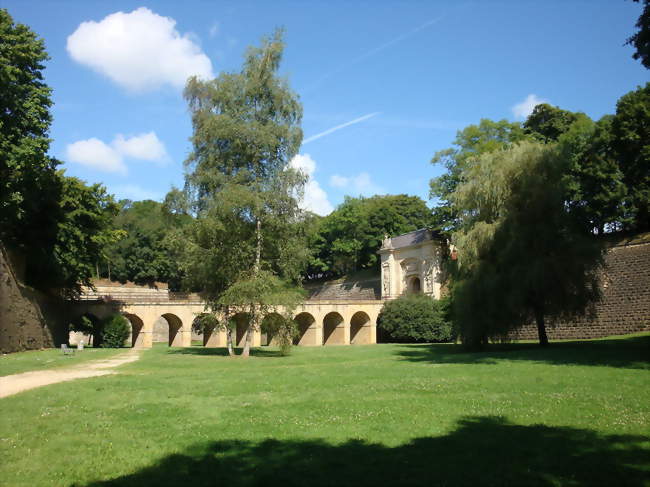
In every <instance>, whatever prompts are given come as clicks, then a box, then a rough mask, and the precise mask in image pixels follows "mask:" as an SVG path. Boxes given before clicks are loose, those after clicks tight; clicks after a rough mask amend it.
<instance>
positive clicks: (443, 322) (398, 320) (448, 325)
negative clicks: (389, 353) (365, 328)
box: [378, 294, 452, 342]
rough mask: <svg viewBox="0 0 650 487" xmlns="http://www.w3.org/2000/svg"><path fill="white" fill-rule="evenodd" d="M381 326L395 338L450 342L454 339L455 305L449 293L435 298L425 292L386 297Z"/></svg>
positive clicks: (411, 340) (379, 324)
mask: <svg viewBox="0 0 650 487" xmlns="http://www.w3.org/2000/svg"><path fill="white" fill-rule="evenodd" d="M378 326H379V328H380V329H381V330H383V331H385V332H387V333H388V335H389V336H390V339H391V340H397V341H402V342H446V341H449V340H450V339H451V335H452V333H451V332H452V322H451V306H450V300H449V298H448V297H445V298H442V299H439V300H435V299H432V298H431V297H429V296H425V295H423V294H406V295H404V296H400V297H399V298H397V299H395V300H392V301H386V302H385V303H384V306H383V307H382V309H381V312H380V314H379V318H378Z"/></svg>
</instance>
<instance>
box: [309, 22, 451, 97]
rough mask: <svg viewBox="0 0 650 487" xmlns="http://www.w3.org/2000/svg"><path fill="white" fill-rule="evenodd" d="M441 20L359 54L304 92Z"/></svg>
mask: <svg viewBox="0 0 650 487" xmlns="http://www.w3.org/2000/svg"><path fill="white" fill-rule="evenodd" d="M442 18H443V16H442V15H441V16H440V17H436V18H435V19H431V20H428V21H427V22H425V23H424V24H422V25H420V26H418V27H416V28H415V29H411V30H409V31H408V32H405V33H404V34H400V35H398V36H397V37H395V38H394V39H391V40H390V41H388V42H385V43H384V44H381V45H380V46H377V47H375V48H373V49H370V50H369V51H366V52H364V53H363V54H361V55H360V56H357V57H356V58H354V59H352V60H351V61H348V62H347V63H345V64H342V65H340V66H339V67H338V68H334V69H333V70H332V71H330V72H329V73H325V74H324V75H322V76H321V77H320V78H318V79H317V80H316V81H315V82H314V83H312V84H311V86H309V87H307V88H306V89H305V90H304V92H308V91H311V90H312V89H313V88H315V87H316V86H318V85H319V84H321V83H322V82H323V81H324V80H326V79H327V78H329V77H330V76H332V75H334V74H336V73H339V72H341V71H343V70H344V69H345V68H349V67H350V66H353V65H355V64H357V63H358V62H361V61H363V60H364V59H366V58H368V57H370V56H373V55H375V54H377V53H378V52H380V51H383V50H384V49H386V48H388V47H390V46H392V45H393V44H397V43H398V42H401V41H403V40H404V39H406V38H408V37H411V36H412V35H415V34H417V33H418V32H420V31H421V30H424V29H426V28H427V27H430V26H432V25H433V24H436V23H438V22H439V21H440V20H441V19H442Z"/></svg>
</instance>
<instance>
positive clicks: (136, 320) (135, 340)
mask: <svg viewBox="0 0 650 487" xmlns="http://www.w3.org/2000/svg"><path fill="white" fill-rule="evenodd" d="M123 316H124V317H125V318H126V319H127V320H128V322H129V324H130V325H131V346H132V347H133V348H142V347H143V346H144V343H143V341H144V335H143V333H142V329H143V328H144V322H143V321H142V319H141V318H140V317H139V316H137V315H134V314H131V313H123Z"/></svg>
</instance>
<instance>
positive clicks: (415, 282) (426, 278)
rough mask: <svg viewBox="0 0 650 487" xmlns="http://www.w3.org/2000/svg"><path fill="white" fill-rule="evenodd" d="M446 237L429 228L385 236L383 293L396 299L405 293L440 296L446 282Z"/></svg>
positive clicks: (382, 254) (382, 263)
mask: <svg viewBox="0 0 650 487" xmlns="http://www.w3.org/2000/svg"><path fill="white" fill-rule="evenodd" d="M443 248H444V241H443V240H442V238H440V237H439V236H437V235H436V234H435V233H434V232H432V231H431V230H427V229H426V228H423V229H420V230H416V231H414V232H410V233H406V234H404V235H398V236H396V237H392V238H391V237H388V236H387V237H386V238H385V239H384V241H383V244H382V246H381V249H379V255H380V256H381V297H382V299H395V298H397V297H398V296H401V295H402V294H405V293H423V294H426V295H428V296H431V297H432V298H435V299H439V298H440V290H441V287H442V284H443V280H444V279H443V273H442V252H443Z"/></svg>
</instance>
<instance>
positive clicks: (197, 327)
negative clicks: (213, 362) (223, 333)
mask: <svg viewBox="0 0 650 487" xmlns="http://www.w3.org/2000/svg"><path fill="white" fill-rule="evenodd" d="M194 334H196V335H198V337H200V339H201V340H202V341H203V346H204V347H217V346H219V344H218V341H219V320H217V317H216V316H215V315H213V314H212V313H199V314H198V315H196V317H195V318H194V320H193V321H192V335H194ZM198 337H197V338H198ZM192 339H193V340H194V337H193V338H192Z"/></svg>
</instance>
